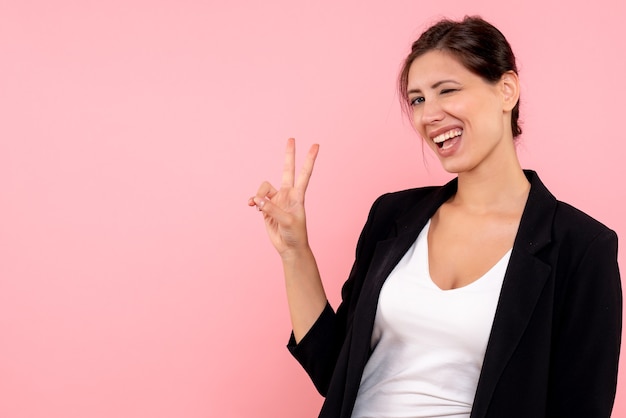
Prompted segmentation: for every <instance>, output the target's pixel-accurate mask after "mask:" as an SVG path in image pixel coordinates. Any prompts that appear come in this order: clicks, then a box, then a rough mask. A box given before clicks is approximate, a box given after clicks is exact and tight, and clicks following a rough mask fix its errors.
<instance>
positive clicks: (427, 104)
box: [421, 99, 444, 124]
mask: <svg viewBox="0 0 626 418" xmlns="http://www.w3.org/2000/svg"><path fill="white" fill-rule="evenodd" d="M443 117H444V111H443V109H442V108H441V106H440V104H439V102H438V101H437V100H432V99H431V100H426V101H424V103H422V114H421V122H422V123H423V124H430V123H433V122H438V121H440V120H442V119H443Z"/></svg>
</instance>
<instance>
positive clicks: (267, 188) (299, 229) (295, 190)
mask: <svg viewBox="0 0 626 418" xmlns="http://www.w3.org/2000/svg"><path fill="white" fill-rule="evenodd" d="M318 151H319V145H318V144H315V145H313V146H311V149H310V150H309V152H308V153H307V156H306V158H305V160H304V165H303V166H302V169H301V170H300V174H299V175H298V178H297V179H296V178H295V168H296V164H295V154H296V142H295V140H294V139H293V138H289V140H288V141H287V149H286V151H285V165H284V168H283V176H282V183H281V185H280V189H279V190H276V188H274V187H273V186H272V185H271V184H270V183H268V182H267V181H266V182H263V183H262V184H261V186H260V187H259V190H258V191H257V193H256V195H255V196H253V197H251V198H250V199H249V200H248V205H249V206H256V207H257V208H258V210H259V211H261V212H263V219H264V220H265V227H266V229H267V233H268V235H269V237H270V241H272V244H273V245H274V247H275V248H276V250H277V251H278V253H279V254H280V256H281V257H283V258H285V257H288V256H289V255H290V253H292V252H296V253H297V252H298V251H301V250H305V251H309V250H310V249H309V243H308V237H307V230H306V216H305V213H304V195H305V193H306V189H307V186H308V185H309V179H310V178H311V173H312V172H313V166H314V164H315V159H316V158H317V153H318Z"/></svg>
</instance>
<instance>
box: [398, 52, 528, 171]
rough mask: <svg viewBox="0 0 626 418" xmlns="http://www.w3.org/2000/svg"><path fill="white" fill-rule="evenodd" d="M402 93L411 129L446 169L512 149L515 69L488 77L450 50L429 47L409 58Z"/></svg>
mask: <svg viewBox="0 0 626 418" xmlns="http://www.w3.org/2000/svg"><path fill="white" fill-rule="evenodd" d="M407 95H408V100H409V103H410V105H411V109H412V119H413V124H414V126H415V129H416V130H417V131H418V132H419V134H420V135H421V136H422V138H423V139H424V140H425V141H426V143H427V144H428V146H429V147H430V148H431V149H432V150H433V151H434V152H435V154H436V155H437V156H438V157H439V159H440V161H441V163H442V165H443V168H444V169H445V170H446V171H449V172H452V173H461V172H466V171H472V170H475V169H477V168H478V167H488V166H490V165H492V163H497V162H498V160H501V159H502V158H504V159H505V160H506V159H507V158H509V157H510V155H511V151H513V155H514V146H513V135H512V132H511V128H510V124H511V122H510V120H511V119H510V118H511V114H510V111H511V109H512V107H513V106H514V105H515V103H516V102H517V98H518V97H519V85H518V81H517V75H515V74H514V73H505V74H504V75H503V76H502V78H501V79H500V81H498V82H496V83H490V82H488V81H485V80H484V79H483V78H482V77H480V76H478V75H476V74H474V73H472V72H471V71H469V70H468V69H467V68H465V67H464V66H463V65H462V64H461V63H460V62H459V61H458V60H457V59H456V58H454V56H452V55H451V54H450V53H447V52H445V51H441V50H432V51H429V52H427V53H425V54H424V55H421V56H420V57H418V58H416V59H415V60H414V61H413V63H412V64H411V67H410V69H409V74H408V85H407ZM500 163H502V161H500Z"/></svg>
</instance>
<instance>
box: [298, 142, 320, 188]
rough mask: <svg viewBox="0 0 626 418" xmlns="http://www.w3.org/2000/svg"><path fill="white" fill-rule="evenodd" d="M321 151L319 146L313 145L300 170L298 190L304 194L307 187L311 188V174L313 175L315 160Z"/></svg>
mask: <svg viewBox="0 0 626 418" xmlns="http://www.w3.org/2000/svg"><path fill="white" fill-rule="evenodd" d="M319 150H320V146H319V144H313V145H311V148H310V149H309V152H308V153H307V155H306V158H305V159H304V165H303V166H302V169H301V170H300V174H299V175H298V180H296V189H298V190H300V191H302V192H304V191H306V189H307V187H309V180H310V179H311V174H313V166H314V165H315V159H316V158H317V153H318V152H319Z"/></svg>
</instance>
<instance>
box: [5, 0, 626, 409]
mask: <svg viewBox="0 0 626 418" xmlns="http://www.w3.org/2000/svg"><path fill="white" fill-rule="evenodd" d="M554 3H556V2H550V1H534V2H504V1H496V0H477V1H473V2H472V4H471V6H470V5H468V2H467V1H465V0H441V1H429V2H427V1H408V0H404V1H396V2H381V1H380V0H360V1H355V0H352V1H333V0H324V1H316V2H313V1H311V2H304V1H300V2H294V1H293V0H271V1H268V0H266V1H247V2H242V1H225V0H223V1H217V0H212V1H205V2H201V1H191V0H178V1H173V0H170V1H159V0H155V1H139V0H132V1H121V0H112V1H108V2H103V1H95V0H88V1H79V0H73V1H44V0H20V1H9V0H2V1H0V60H1V61H0V416H1V417H3V418H22V417H29V418H30V417H33V418H34V417H37V418H39V417H42V418H43V417H46V418H56V417H59V418H60V417H63V418H74V417H76V418H78V417H80V418H84V417H90V418H100V417H118V418H126V417H154V418H158V417H190V418H193V417H257V418H264V417H267V418H281V417H313V416H316V414H317V412H318V408H319V406H320V404H321V398H320V397H319V396H318V395H317V393H316V392H315V390H314V388H313V386H312V384H310V382H309V381H308V378H307V377H306V375H305V373H304V372H303V371H302V370H301V369H300V367H299V366H298V364H297V363H296V362H295V361H294V360H292V359H291V357H290V355H289V354H288V352H287V350H286V349H285V348H284V345H285V343H286V341H287V336H288V332H289V329H290V328H289V320H288V315H287V309H286V303H285V297H284V291H283V283H282V272H281V269H280V263H279V260H278V257H277V256H276V255H275V254H274V250H273V249H272V248H271V246H270V244H269V242H268V241H267V239H266V237H265V231H264V228H263V225H262V222H261V219H260V218H259V215H258V214H257V213H256V212H255V211H254V210H252V209H250V208H248V207H247V205H246V201H247V198H248V197H249V196H250V195H251V194H253V193H254V191H255V190H256V188H257V186H258V184H259V183H260V182H261V181H262V180H265V179H267V180H270V181H278V180H279V179H280V169H281V162H282V153H283V147H284V144H285V140H286V138H287V137H289V136H295V137H296V138H297V139H298V141H299V142H298V144H299V145H300V148H299V155H300V157H302V156H303V153H304V151H305V150H306V149H307V148H308V146H309V145H310V144H311V143H313V142H320V143H321V151H320V156H319V159H318V164H317V166H316V172H315V174H314V178H313V180H312V183H311V186H310V193H309V196H308V214H309V225H310V230H311V232H310V235H311V241H312V245H313V246H314V249H315V250H316V254H317V256H318V261H319V265H320V268H321V271H322V274H323V277H324V280H325V283H326V288H327V292H328V293H329V295H330V298H331V302H332V303H333V304H334V305H336V304H337V302H338V299H339V298H338V296H339V287H340V286H341V284H342V282H343V281H344V279H345V278H346V276H347V274H348V271H349V268H350V265H351V263H352V257H353V252H354V245H355V242H356V239H357V236H358V233H359V231H360V229H361V226H362V224H363V222H364V221H365V217H366V214H367V211H368V209H369V206H370V204H371V203H372V201H373V200H374V199H375V197H376V196H378V195H379V194H381V193H383V192H386V191H391V190H397V189H402V188H407V187H414V186H420V185H426V184H439V183H442V182H444V181H446V180H447V179H449V176H448V175H446V174H445V173H442V172H441V169H440V168H439V164H438V163H437V161H436V159H435V158H434V157H432V156H431V155H430V154H429V151H428V150H426V149H424V150H422V146H421V145H420V141H419V140H418V138H417V137H416V135H415V134H414V133H413V132H412V130H411V128H410V125H409V123H408V122H407V121H406V120H404V119H403V117H402V115H401V113H400V108H399V105H398V102H397V97H396V95H395V80H396V75H397V72H398V69H399V66H400V62H401V60H402V59H403V57H404V56H405V54H406V52H407V51H408V47H409V45H410V43H411V41H412V40H413V39H414V38H415V37H416V36H417V35H418V34H419V33H420V31H421V30H422V29H424V27H425V26H426V24H428V23H430V22H433V21H434V20H435V19H437V18H438V17H441V16H444V15H446V16H450V17H455V18H459V17H462V16H463V15H465V14H480V15H482V16H483V17H485V18H486V19H488V20H491V21H492V22H493V23H495V24H496V25H497V26H498V27H500V28H501V29H502V31H503V32H504V33H505V35H506V36H507V37H508V38H509V40H510V42H511V43H512V45H513V48H514V50H515V51H516V54H517V56H518V59H519V67H520V75H521V80H522V85H523V92H522V101H523V102H522V118H523V120H524V122H525V123H524V135H523V137H522V140H521V144H520V146H519V153H520V157H521V159H522V161H523V165H524V166H525V167H527V168H533V169H536V170H538V171H539V173H540V175H541V177H542V179H543V181H544V182H545V183H546V184H547V185H548V187H549V188H550V189H551V190H552V191H553V193H555V194H556V195H557V196H558V197H559V198H560V199H562V200H565V201H568V202H570V203H572V204H574V205H575V206H578V207H579V208H581V209H582V210H584V211H586V212H588V213H589V214H591V215H592V216H594V217H596V218H598V219H599V220H601V221H602V222H604V223H606V224H607V225H609V226H610V227H612V228H613V229H615V230H616V231H617V233H618V234H619V235H620V236H621V237H622V242H623V240H624V239H626V220H625V218H624V216H623V214H624V211H625V210H626V187H624V178H625V177H626V163H625V162H624V155H625V154H626V145H625V138H626V135H625V134H624V126H623V123H624V109H625V107H624V98H625V97H626V84H625V83H624V82H623V80H624V74H626V51H625V50H624V47H623V40H624V39H626V25H624V20H625V18H626V12H625V10H624V6H623V2H622V1H621V0H598V1H595V2H565V1H563V2H559V3H560V4H562V6H559V5H556V4H554ZM300 161H301V158H300ZM623 248H624V246H623V245H622V249H621V250H620V262H621V264H622V266H626V258H625V257H626V253H625V252H624V250H623ZM624 269H626V267H624ZM592 361H593V359H590V362H592ZM625 367H626V365H624V366H623V367H622V373H621V380H620V386H619V390H618V396H617V401H616V408H615V412H614V417H624V416H626V371H625V370H626V368H625Z"/></svg>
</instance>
